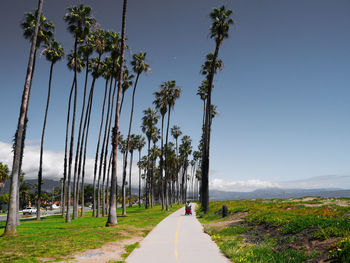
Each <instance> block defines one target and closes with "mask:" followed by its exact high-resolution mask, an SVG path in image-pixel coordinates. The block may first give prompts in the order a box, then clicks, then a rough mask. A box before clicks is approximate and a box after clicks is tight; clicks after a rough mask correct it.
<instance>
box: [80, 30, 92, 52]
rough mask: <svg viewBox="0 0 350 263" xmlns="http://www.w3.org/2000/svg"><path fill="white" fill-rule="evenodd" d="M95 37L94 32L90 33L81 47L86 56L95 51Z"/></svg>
mask: <svg viewBox="0 0 350 263" xmlns="http://www.w3.org/2000/svg"><path fill="white" fill-rule="evenodd" d="M93 43H94V38H93V34H89V35H87V36H86V37H85V40H84V42H83V44H82V45H81V46H80V47H79V49H80V51H81V53H82V54H83V56H84V57H89V56H90V55H91V54H92V52H94V45H93Z"/></svg>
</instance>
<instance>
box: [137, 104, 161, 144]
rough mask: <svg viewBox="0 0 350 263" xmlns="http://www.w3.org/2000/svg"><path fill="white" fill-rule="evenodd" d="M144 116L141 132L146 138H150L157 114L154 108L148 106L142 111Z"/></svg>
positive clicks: (156, 120) (157, 117)
mask: <svg viewBox="0 0 350 263" xmlns="http://www.w3.org/2000/svg"><path fill="white" fill-rule="evenodd" d="M143 114H144V116H143V117H142V125H141V129H142V132H143V133H145V134H146V136H147V138H148V139H149V140H150V139H152V133H153V128H154V126H155V125H156V124H157V122H158V119H159V114H158V112H157V111H156V110H154V109H152V108H148V109H147V110H144V111H143Z"/></svg>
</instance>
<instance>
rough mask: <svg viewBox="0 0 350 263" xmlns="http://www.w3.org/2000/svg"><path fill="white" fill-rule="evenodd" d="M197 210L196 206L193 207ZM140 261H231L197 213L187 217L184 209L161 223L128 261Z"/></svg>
mask: <svg viewBox="0 0 350 263" xmlns="http://www.w3.org/2000/svg"><path fill="white" fill-rule="evenodd" d="M192 210H195V204H192ZM126 262H127V263H134V262H135V263H139V262H144V263H148V262H152V263H157V262H168V263H171V262H181V263H186V262H191V263H193V262H202V263H205V262H215V263H224V262H229V261H228V259H226V258H225V257H224V256H223V255H222V254H221V253H220V250H219V248H218V247H217V245H216V244H215V243H214V242H213V241H212V240H211V238H210V236H208V235H207V234H205V233H204V232H203V227H202V226H201V224H200V223H199V222H198V220H197V218H196V215H195V212H193V215H188V216H185V210H184V208H181V209H179V210H177V211H176V212H174V213H173V214H171V215H170V216H168V217H167V218H165V219H164V220H163V221H162V222H160V223H159V224H158V225H157V226H156V227H155V228H154V229H153V230H152V231H151V232H150V233H149V234H148V236H147V237H146V238H145V239H144V240H143V241H142V242H141V243H140V247H139V248H136V249H135V250H134V251H133V252H132V253H131V254H130V256H129V257H128V258H127V259H126Z"/></svg>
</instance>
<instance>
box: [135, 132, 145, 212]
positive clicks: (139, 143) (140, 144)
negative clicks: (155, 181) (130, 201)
mask: <svg viewBox="0 0 350 263" xmlns="http://www.w3.org/2000/svg"><path fill="white" fill-rule="evenodd" d="M136 140H137V143H136V148H137V150H138V151H139V162H138V163H139V207H141V165H140V162H141V151H142V148H143V147H144V146H145V144H146V141H145V138H144V137H142V136H141V135H137V136H136Z"/></svg>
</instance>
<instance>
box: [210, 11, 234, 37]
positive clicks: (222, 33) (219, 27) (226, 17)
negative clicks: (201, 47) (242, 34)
mask: <svg viewBox="0 0 350 263" xmlns="http://www.w3.org/2000/svg"><path fill="white" fill-rule="evenodd" d="M231 14H232V10H230V9H227V10H226V8H225V6H221V7H220V8H214V9H213V11H212V12H211V13H210V18H211V20H212V22H213V23H212V25H211V27H210V37H211V38H215V40H216V41H217V42H219V43H221V42H222V40H223V39H225V38H228V36H229V35H228V31H229V29H230V25H231V24H234V21H233V19H231V18H230V15H231Z"/></svg>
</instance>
